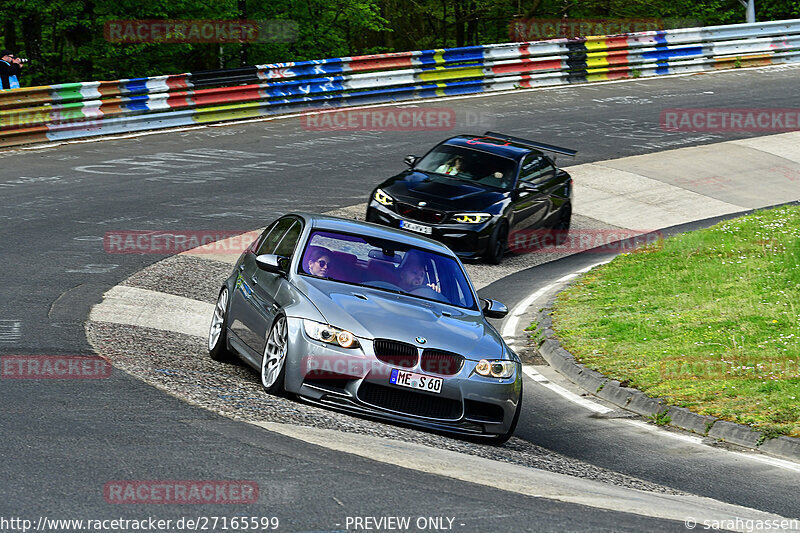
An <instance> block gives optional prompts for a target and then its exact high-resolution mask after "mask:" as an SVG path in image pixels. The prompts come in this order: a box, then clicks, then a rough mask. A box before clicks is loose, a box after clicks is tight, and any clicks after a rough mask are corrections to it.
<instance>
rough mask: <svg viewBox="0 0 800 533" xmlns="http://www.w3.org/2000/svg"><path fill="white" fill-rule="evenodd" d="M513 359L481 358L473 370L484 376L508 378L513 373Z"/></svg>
mask: <svg viewBox="0 0 800 533" xmlns="http://www.w3.org/2000/svg"><path fill="white" fill-rule="evenodd" d="M515 367H516V363H514V361H505V360H486V359H481V360H480V361H478V365H477V366H476V367H475V372H477V373H478V374H480V375H481V376H485V377H490V376H491V377H493V378H510V377H511V376H513V375H514V368H515Z"/></svg>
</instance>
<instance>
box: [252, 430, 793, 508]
mask: <svg viewBox="0 0 800 533" xmlns="http://www.w3.org/2000/svg"><path fill="white" fill-rule="evenodd" d="M250 423H251V424H254V425H256V426H260V427H262V428H264V429H266V430H269V431H272V432H274V433H279V434H282V435H286V436H288V437H292V438H295V439H299V440H302V441H304V442H307V443H311V444H315V445H318V446H322V447H324V448H328V449H332V450H337V451H341V452H345V453H349V454H353V455H357V456H360V457H365V458H368V459H371V460H374V461H378V462H381V463H386V464H393V465H396V466H400V467H402V468H408V469H412V470H417V471H420V472H425V473H428V474H433V475H439V476H445V477H449V478H452V479H457V480H461V481H467V482H470V483H476V484H479V485H483V486H487V487H495V488H499V489H501V490H506V491H509V492H514V493H518V494H525V495H528V496H533V497H538V498H547V499H550V500H556V501H561V502H568V503H574V504H579V505H586V506H589V507H593V508H597V509H608V510H615V511H620V512H624V513H631V514H636V515H640V516H649V517H654V518H664V519H668V520H678V521H685V520H695V521H696V522H697V523H700V524H702V523H703V521H705V520H709V521H711V520H717V521H721V520H726V519H728V520H734V521H735V520H736V518H737V517H738V518H739V520H740V521H741V520H747V519H750V520H759V519H760V520H775V519H781V517H778V516H777V515H773V514H771V513H766V512H764V511H760V510H757V509H750V508H747V507H742V506H739V505H733V504H729V503H725V502H721V501H718V500H713V499H711V498H706V497H702V496H694V495H672V494H660V493H654V492H645V491H641V490H637V489H631V488H626V487H619V486H615V485H611V484H608V483H603V482H599V481H596V480H591V479H584V478H575V477H571V476H568V475H566V474H557V473H553V472H547V471H544V470H539V469H536V468H530V467H527V466H519V465H514V464H509V463H504V462H502V461H495V460H491V459H487V458H484V457H476V456H474V455H465V454H462V453H459V452H455V451H451V450H442V449H438V448H432V447H429V446H426V445H423V444H417V443H412V442H403V441H397V440H392V439H387V438H385V437H378V436H373V435H363V434H356V433H343V432H340V431H337V430H333V429H321V428H315V427H304V426H296V425H291V424H279V423H273V422H250Z"/></svg>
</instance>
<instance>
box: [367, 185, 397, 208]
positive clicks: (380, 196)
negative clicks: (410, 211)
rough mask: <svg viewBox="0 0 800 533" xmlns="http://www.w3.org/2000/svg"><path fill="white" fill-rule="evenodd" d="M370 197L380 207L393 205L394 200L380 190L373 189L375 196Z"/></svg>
mask: <svg viewBox="0 0 800 533" xmlns="http://www.w3.org/2000/svg"><path fill="white" fill-rule="evenodd" d="M372 197H373V198H375V201H376V202H378V203H379V204H381V205H386V206H390V205H393V204H394V198H392V197H391V196H389V195H388V194H386V193H385V192H383V190H382V189H375V194H373V195H372Z"/></svg>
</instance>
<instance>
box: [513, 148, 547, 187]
mask: <svg viewBox="0 0 800 533" xmlns="http://www.w3.org/2000/svg"><path fill="white" fill-rule="evenodd" d="M554 174H555V167H553V164H552V163H551V162H550V160H549V159H547V158H546V157H544V156H542V155H536V154H531V155H529V156H526V157H525V159H523V160H522V168H521V169H520V171H519V180H520V181H522V182H527V183H538V182H541V181H544V180H545V179H547V178H550V177H552V176H553V175H554Z"/></svg>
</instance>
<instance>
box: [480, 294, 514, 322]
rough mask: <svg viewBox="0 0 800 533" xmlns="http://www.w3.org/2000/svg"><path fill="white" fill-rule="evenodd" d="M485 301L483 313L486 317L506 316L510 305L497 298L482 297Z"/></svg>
mask: <svg viewBox="0 0 800 533" xmlns="http://www.w3.org/2000/svg"><path fill="white" fill-rule="evenodd" d="M481 301H482V302H483V314H484V316H486V318H505V316H506V315H507V314H508V307H506V306H505V304H502V303H500V302H498V301H497V300H490V299H488V298H481Z"/></svg>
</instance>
